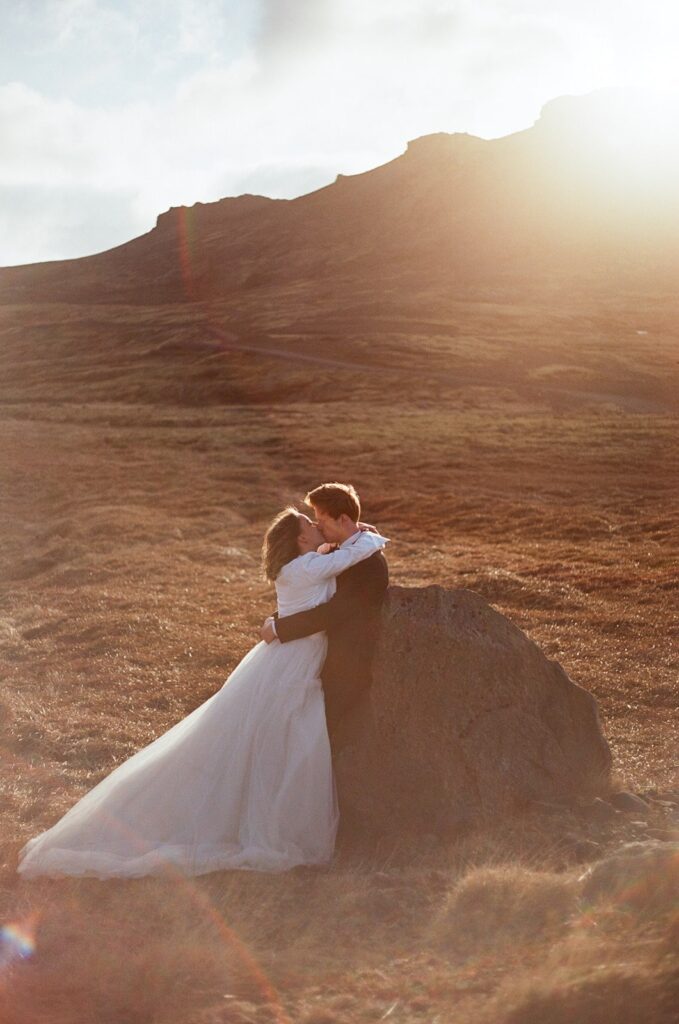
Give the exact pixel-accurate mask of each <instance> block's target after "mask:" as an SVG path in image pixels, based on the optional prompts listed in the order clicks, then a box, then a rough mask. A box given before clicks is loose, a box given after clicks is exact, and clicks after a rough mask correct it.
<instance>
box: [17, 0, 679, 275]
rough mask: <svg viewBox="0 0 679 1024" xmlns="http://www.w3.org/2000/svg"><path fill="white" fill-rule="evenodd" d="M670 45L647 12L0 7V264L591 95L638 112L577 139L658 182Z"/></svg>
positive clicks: (91, 1) (655, 12) (282, 188)
mask: <svg viewBox="0 0 679 1024" xmlns="http://www.w3.org/2000/svg"><path fill="white" fill-rule="evenodd" d="M678 35H679V7H677V6H675V5H670V4H668V3H667V2H657V0H655V2H654V0H651V2H650V3H647V4H646V5H645V6H642V5H640V4H637V3H631V2H626V0H624V2H620V0H617V2H615V3H614V2H613V0H603V2H601V3H598V4H592V3H590V2H582V0H559V2H553V3H549V2H547V3H545V2H538V0H516V2H512V3H506V2H504V0H492V2H485V3H484V2H482V3H471V2H466V0H463V2H454V0H367V2H366V0H204V2H202V3H200V4H196V3H194V2H192V0H163V2H162V3H161V2H160V0H145V3H144V4H143V5H141V4H135V3H132V0H33V2H32V3H30V4H26V3H24V2H21V0H6V2H5V4H4V5H3V31H2V37H1V38H0V53H1V54H2V63H1V65H0V67H1V68H2V78H1V79H0V131H1V137H2V146H3V160H2V165H1V167H0V176H1V178H0V264H2V265H10V264H14V263H23V262H34V261H40V260H48V259H59V258H65V257H72V256H80V255H86V254H88V253H91V252H95V251H99V250H102V249H106V248H109V247H111V246H114V245H117V244H119V243H121V242H124V241H126V240H128V239H129V238H132V237H134V236H135V235H139V234H141V233H143V232H145V231H147V230H149V229H150V228H151V227H152V226H153V224H154V223H155V219H156V216H157V215H158V214H159V213H161V212H163V211H164V210H166V209H167V208H168V207H170V206H177V205H181V204H186V205H191V204H193V203H195V202H196V201H202V202H207V201H213V200H215V199H219V198H221V197H223V196H226V195H237V194H240V193H243V192H256V193H261V194H264V195H269V196H273V197H292V196H296V195H299V194H302V193H304V192H308V191H311V190H312V189H315V188H318V187H320V186H322V185H325V184H327V183H328V182H330V181H332V180H333V179H334V178H335V176H336V174H337V173H340V172H341V173H344V174H351V173H356V172H358V171H362V170H366V169H368V168H370V167H373V166H375V165H377V164H379V163H382V162H384V161H385V160H388V159H391V158H392V157H394V156H396V155H397V154H398V153H400V152H402V151H403V149H404V148H405V144H406V142H407V141H408V140H409V139H412V138H416V137H418V136H420V135H425V134H428V133H431V132H439V131H446V132H456V131H461V132H469V133H472V134H475V135H479V136H482V137H484V138H494V137H497V136H501V135H506V134H508V133H511V132H514V131H518V130H520V129H522V128H526V127H528V126H529V125H531V124H533V123H534V122H535V121H536V120H537V118H538V117H539V115H540V110H541V109H542V107H543V106H544V104H545V103H547V102H548V101H550V100H551V99H553V98H554V97H558V96H564V95H581V94H584V93H587V92H590V91H593V90H599V89H603V88H607V87H625V88H628V89H629V88H642V89H644V90H646V91H647V94H648V96H649V97H651V99H650V100H644V101H640V102H639V104H638V105H637V106H636V107H634V104H632V106H630V105H629V104H627V103H626V101H625V102H624V103H623V105H622V106H621V105H620V103H619V102H618V104H617V109H616V103H615V102H612V104H611V117H610V118H609V117H608V116H607V115H606V113H605V106H602V121H601V126H600V127H601V131H599V125H594V126H592V131H593V132H594V133H595V134H596V135H597V136H599V137H601V138H602V139H604V140H607V144H608V145H610V147H612V148H613V149H614V150H615V147H618V149H619V151H620V154H621V159H624V160H625V161H627V163H628V164H629V166H630V168H635V167H636V171H637V172H638V173H640V174H645V173H647V171H648V169H649V168H651V169H652V168H655V171H656V172H658V168H659V167H661V166H662V159H663V157H662V146H661V147H660V152H659V154H658V159H654V156H653V154H654V153H655V152H656V149H657V144H658V140H659V139H660V140H662V138H663V134H664V132H665V130H666V128H667V127H668V126H669V125H671V124H676V123H677V119H676V101H674V100H670V99H669V97H670V94H671V93H672V90H674V89H675V87H676V85H677V70H676V43H677V37H678ZM658 97H660V98H661V99H660V100H658ZM663 97H667V100H666V102H667V106H666V107H665V106H664V103H665V99H663ZM672 111H674V114H672ZM649 112H650V113H649ZM647 143H648V144H647ZM654 147H656V148H655V149H654ZM658 160H660V161H661V162H660V163H658Z"/></svg>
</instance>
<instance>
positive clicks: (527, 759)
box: [335, 586, 611, 837]
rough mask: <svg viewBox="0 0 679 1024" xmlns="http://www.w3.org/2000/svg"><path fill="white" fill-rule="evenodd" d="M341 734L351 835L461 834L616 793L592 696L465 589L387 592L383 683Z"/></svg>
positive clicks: (343, 793) (380, 652)
mask: <svg viewBox="0 0 679 1024" xmlns="http://www.w3.org/2000/svg"><path fill="white" fill-rule="evenodd" d="M344 734H345V735H344V746H343V748H342V749H341V750H340V752H339V754H338V756H337V759H336V765H335V767H336V778H337V787H338V795H339V801H340V811H341V816H342V823H343V830H344V832H345V834H347V833H348V834H355V835H361V836H364V837H369V836H373V837H378V836H387V837H388V836H397V835H403V834H408V833H410V834H412V833H431V832H436V833H438V834H441V833H443V834H455V832H456V831H457V830H459V829H460V828H462V827H464V826H467V825H471V824H474V823H475V822H478V821H481V820H483V818H484V817H488V816H497V815H502V814H506V813H512V812H514V811H516V810H518V809H521V808H522V807H525V806H526V805H527V804H529V803H530V802H532V801H536V800H538V801H548V802H557V803H572V802H574V801H576V800H582V799H583V798H585V799H589V800H591V799H593V798H594V797H595V796H596V794H597V793H601V792H605V791H606V789H607V786H608V776H609V770H610V764H611V755H610V750H609V748H608V744H607V742H606V740H605V738H604V736H603V734H602V731H601V726H600V722H599V716H598V711H597V705H596V702H595V700H594V698H593V697H592V696H591V694H589V693H588V692H587V691H586V690H584V689H582V687H580V686H578V685H577V684H576V683H574V682H572V680H570V679H569V678H568V676H567V675H566V673H565V672H564V671H563V669H562V668H561V666H560V665H559V664H557V663H556V662H555V661H550V660H549V659H548V658H547V657H546V656H545V655H544V654H543V653H542V651H541V650H540V649H539V647H537V645H536V644H535V643H533V642H532V641H531V640H530V639H529V638H528V637H527V636H526V635H525V634H524V633H523V632H522V631H521V630H520V629H519V628H518V627H517V626H514V625H513V624H512V623H511V622H510V621H509V620H508V619H507V618H505V617H504V616H503V615H501V614H500V613H499V612H497V611H495V610H494V609H493V608H491V607H490V605H488V604H487V603H486V601H484V600H483V598H481V597H480V596H479V595H478V594H475V593H473V592H471V591H468V590H450V591H449V590H444V589H442V588H441V587H437V586H431V587H425V588H422V589H409V588H404V587H392V588H390V590H389V593H388V595H387V599H386V601H385V605H384V610H383V615H382V629H381V635H380V638H379V641H378V647H377V651H376V657H375V664H374V670H373V685H372V687H371V689H370V690H369V691H368V692H367V693H366V694H365V695H364V697H363V698H362V700H361V702H360V703H359V704H358V705H357V706H356V707H355V709H354V710H353V712H352V715H351V717H350V718H349V719H348V720H347V721H346V723H345V730H344Z"/></svg>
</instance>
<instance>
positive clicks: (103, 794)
mask: <svg viewBox="0 0 679 1024" xmlns="http://www.w3.org/2000/svg"><path fill="white" fill-rule="evenodd" d="M325 652H326V639H325V634H319V633H317V634H314V635H313V636H309V637H304V638H302V639H300V640H293V641H292V642H290V643H287V644H281V643H279V642H278V641H274V643H272V644H270V645H267V644H264V643H259V644H257V646H256V647H254V648H253V649H252V650H251V651H250V652H249V653H248V654H247V655H246V656H245V658H244V659H243V660H242V661H241V663H240V664H239V665H238V666H237V668H236V669H235V670H234V671H233V672H232V673H231V675H230V676H229V678H228V679H227V681H226V682H225V684H224V685H223V687H222V688H221V689H220V690H219V691H218V692H217V693H215V694H214V695H213V696H212V697H210V698H209V699H208V700H207V701H205V703H204V704H202V705H201V706H200V707H198V708H196V709H195V711H193V712H192V713H191V714H190V715H188V717H187V718H185V719H183V721H181V722H179V723H178V724H177V725H175V726H173V727H172V728H171V729H170V730H169V731H168V732H166V733H164V734H163V735H162V736H160V737H159V738H158V739H156V740H154V742H153V743H151V744H149V746H147V747H144V749H143V750H140V751H139V752H138V753H136V754H134V756H133V757H131V758H130V759H129V760H128V761H126V762H124V763H123V764H121V765H120V766H119V767H118V768H116V769H115V770H114V771H113V772H111V774H110V775H108V776H107V777H106V778H105V779H104V780H103V781H102V782H100V783H99V784H98V785H97V786H95V788H94V789H92V790H91V791H90V792H89V793H87V794H86V795H85V796H84V797H83V798H82V799H81V800H80V801H79V802H78V803H77V804H76V805H75V806H74V807H72V808H71V810H70V811H68V812H67V814H65V815H64V817H63V818H61V820H60V821H58V822H57V823H56V825H54V826H53V827H52V828H50V829H49V830H48V831H46V832H43V833H42V834H41V835H39V836H37V837H36V838H35V839H31V840H30V841H29V842H28V843H27V844H26V846H25V847H24V849H23V850H22V852H21V861H20V864H19V872H20V873H21V874H22V875H23V876H24V877H34V876H37V875H55V876H56V875H93V876H96V877H99V878H109V877H138V876H141V875H152V874H160V873H162V872H164V871H166V870H167V869H168V868H176V869H179V870H181V871H182V872H184V873H186V874H190V875H198V874H203V873H205V872H208V871H216V870H220V869H226V868H250V869H257V870H263V871H283V870H286V869H288V868H291V867H294V866H295V865H299V864H323V863H327V862H328V861H330V860H331V858H332V855H333V850H334V844H335V837H336V832H337V825H338V810H337V795H336V791H335V784H334V779H333V773H332V762H331V756H330V745H329V741H328V733H327V727H326V721H325V705H324V699H323V690H322V687H321V681H320V677H319V672H320V668H321V665H322V664H323V660H324V658H325Z"/></svg>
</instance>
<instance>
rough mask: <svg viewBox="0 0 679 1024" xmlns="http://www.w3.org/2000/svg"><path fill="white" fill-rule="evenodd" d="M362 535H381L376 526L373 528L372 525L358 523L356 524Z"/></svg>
mask: <svg viewBox="0 0 679 1024" xmlns="http://www.w3.org/2000/svg"><path fill="white" fill-rule="evenodd" d="M356 525H357V526H358V528H359V530H360V531H361V533H379V532H380V531H379V530H378V529H377V527H376V526H372V525H371V524H370V523H357V524H356Z"/></svg>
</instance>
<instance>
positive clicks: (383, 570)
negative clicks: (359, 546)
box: [337, 550, 389, 580]
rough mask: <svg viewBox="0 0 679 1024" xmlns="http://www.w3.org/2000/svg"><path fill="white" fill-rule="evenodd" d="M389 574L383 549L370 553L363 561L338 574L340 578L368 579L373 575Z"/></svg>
mask: <svg viewBox="0 0 679 1024" xmlns="http://www.w3.org/2000/svg"><path fill="white" fill-rule="evenodd" d="M385 574H386V575H388V574H389V569H388V567H387V560H386V558H385V557H384V552H383V551H381V550H380V551H376V552H375V554H374V555H370V557H369V558H364V559H363V561H362V562H357V563H356V565H352V566H351V567H350V568H349V569H345V570H344V572H343V573H341V574H340V576H338V577H337V578H338V580H339V579H341V578H342V577H346V578H347V579H350V578H353V579H361V578H363V579H366V578H369V577H373V576H380V577H381V576H384V575H385Z"/></svg>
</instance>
